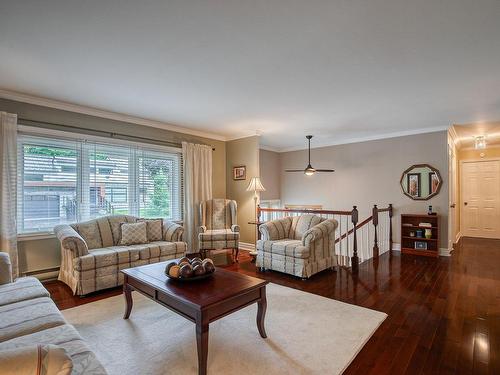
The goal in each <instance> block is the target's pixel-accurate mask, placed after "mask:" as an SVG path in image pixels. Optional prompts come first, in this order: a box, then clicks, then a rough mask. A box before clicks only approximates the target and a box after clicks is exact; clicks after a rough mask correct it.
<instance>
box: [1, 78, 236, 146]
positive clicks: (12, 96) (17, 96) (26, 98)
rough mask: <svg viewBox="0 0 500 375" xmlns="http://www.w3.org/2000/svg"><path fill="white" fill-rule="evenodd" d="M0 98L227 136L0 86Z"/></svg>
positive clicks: (209, 135)
mask: <svg viewBox="0 0 500 375" xmlns="http://www.w3.org/2000/svg"><path fill="white" fill-rule="evenodd" d="M0 98H2V99H8V100H14V101H16V102H23V103H28V104H33V105H39V106H42V107H48V108H54V109H59V110H62V111H69V112H75V113H81V114H84V115H89V116H95V117H101V118H106V119H109V120H115V121H122V122H128V123H132V124H137V125H144V126H150V127H153V128H159V129H164V130H169V131H173V132H176V133H183V134H189V135H195V136H197V137H203V138H209V139H215V140H218V141H226V140H227V137H225V136H223V135H221V134H216V133H210V132H204V131H201V130H195V129H191V128H186V127H182V126H177V125H172V124H169V123H166V122H161V121H156V120H149V119H145V118H142V117H135V116H131V115H126V114H122V113H117V112H111V111H106V110H102V109H97V108H92V107H86V106H82V105H78V104H73V103H68V102H63V101H59V100H54V99H47V98H42V97H38V96H34V95H29V94H23V93H20V92H16V91H10V90H4V89H1V88H0ZM242 138H243V137H242Z"/></svg>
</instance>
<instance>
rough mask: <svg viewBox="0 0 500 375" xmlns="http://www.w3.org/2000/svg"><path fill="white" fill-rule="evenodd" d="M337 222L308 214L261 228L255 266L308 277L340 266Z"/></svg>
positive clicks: (274, 222)
mask: <svg viewBox="0 0 500 375" xmlns="http://www.w3.org/2000/svg"><path fill="white" fill-rule="evenodd" d="M337 226H338V222H337V221H336V220H334V219H324V218H321V217H319V216H316V215H311V214H306V215H300V216H294V217H285V218H283V219H278V220H273V221H270V222H267V223H265V224H262V225H260V227H259V231H260V233H261V239H260V240H258V241H257V259H256V265H257V267H260V268H261V269H270V270H275V271H280V272H284V273H288V274H291V275H294V276H298V277H301V278H309V277H311V276H312V275H314V274H315V273H318V272H320V271H323V270H325V269H328V268H332V267H335V266H336V265H337V256H336V255H335V229H336V228H337Z"/></svg>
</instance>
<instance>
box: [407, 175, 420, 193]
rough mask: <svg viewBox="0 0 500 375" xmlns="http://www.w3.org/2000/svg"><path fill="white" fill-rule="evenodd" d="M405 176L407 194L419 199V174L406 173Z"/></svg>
mask: <svg viewBox="0 0 500 375" xmlns="http://www.w3.org/2000/svg"><path fill="white" fill-rule="evenodd" d="M406 176H407V177H406V178H407V183H406V184H407V185H406V186H407V189H408V194H409V195H410V196H412V197H420V173H408V174H407V175H406Z"/></svg>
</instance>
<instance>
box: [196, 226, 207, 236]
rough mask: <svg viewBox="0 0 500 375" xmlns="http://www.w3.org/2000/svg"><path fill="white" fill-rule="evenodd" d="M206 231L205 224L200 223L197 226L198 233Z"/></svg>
mask: <svg viewBox="0 0 500 375" xmlns="http://www.w3.org/2000/svg"><path fill="white" fill-rule="evenodd" d="M206 231H207V227H206V226H204V225H200V226H199V227H198V234H200V233H205V232H206Z"/></svg>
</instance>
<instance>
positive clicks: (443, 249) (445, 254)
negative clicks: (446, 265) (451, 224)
mask: <svg viewBox="0 0 500 375" xmlns="http://www.w3.org/2000/svg"><path fill="white" fill-rule="evenodd" d="M452 250H453V249H447V248H446V247H440V248H439V256H441V257H449V256H451V252H452Z"/></svg>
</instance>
